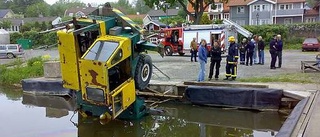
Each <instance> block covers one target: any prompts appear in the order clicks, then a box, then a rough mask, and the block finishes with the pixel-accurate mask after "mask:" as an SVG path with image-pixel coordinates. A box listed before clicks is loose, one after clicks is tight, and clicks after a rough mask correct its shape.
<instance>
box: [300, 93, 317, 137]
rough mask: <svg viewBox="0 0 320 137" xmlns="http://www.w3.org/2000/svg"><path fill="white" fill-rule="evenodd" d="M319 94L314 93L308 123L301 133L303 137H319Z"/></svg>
mask: <svg viewBox="0 0 320 137" xmlns="http://www.w3.org/2000/svg"><path fill="white" fill-rule="evenodd" d="M319 124H320V92H319V91H318V92H317V93H316V97H315V101H314V102H313V104H312V111H311V114H310V118H309V122H308V124H307V126H306V129H305V131H304V133H303V137H316V136H319V135H320V130H319Z"/></svg>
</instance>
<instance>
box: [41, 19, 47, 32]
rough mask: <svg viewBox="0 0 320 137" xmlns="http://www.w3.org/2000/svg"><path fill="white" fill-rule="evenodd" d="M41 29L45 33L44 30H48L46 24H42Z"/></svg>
mask: <svg viewBox="0 0 320 137" xmlns="http://www.w3.org/2000/svg"><path fill="white" fill-rule="evenodd" d="M40 29H41V30H42V31H43V30H47V24H46V22H44V21H43V22H42V23H41V25H40Z"/></svg>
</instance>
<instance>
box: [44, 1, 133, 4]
mask: <svg viewBox="0 0 320 137" xmlns="http://www.w3.org/2000/svg"><path fill="white" fill-rule="evenodd" d="M44 1H46V2H47V3H48V4H53V3H55V2H56V1H58V0H44ZM80 1H81V2H83V3H85V4H87V3H94V4H104V3H106V2H116V1H118V0H80ZM129 1H130V3H132V1H133V0H129Z"/></svg>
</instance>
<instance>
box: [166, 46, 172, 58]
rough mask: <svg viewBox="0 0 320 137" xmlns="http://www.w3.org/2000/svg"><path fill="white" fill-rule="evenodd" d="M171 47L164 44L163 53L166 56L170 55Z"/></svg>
mask: <svg viewBox="0 0 320 137" xmlns="http://www.w3.org/2000/svg"><path fill="white" fill-rule="evenodd" d="M172 53H173V52H172V47H171V46H165V47H164V54H165V55H166V56H172Z"/></svg>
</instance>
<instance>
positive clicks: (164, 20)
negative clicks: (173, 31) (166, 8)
mask: <svg viewBox="0 0 320 137" xmlns="http://www.w3.org/2000/svg"><path fill="white" fill-rule="evenodd" d="M160 22H162V23H165V24H167V23H168V24H170V26H181V24H182V23H184V22H185V19H184V18H181V17H180V16H175V17H171V18H161V19H160Z"/></svg>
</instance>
